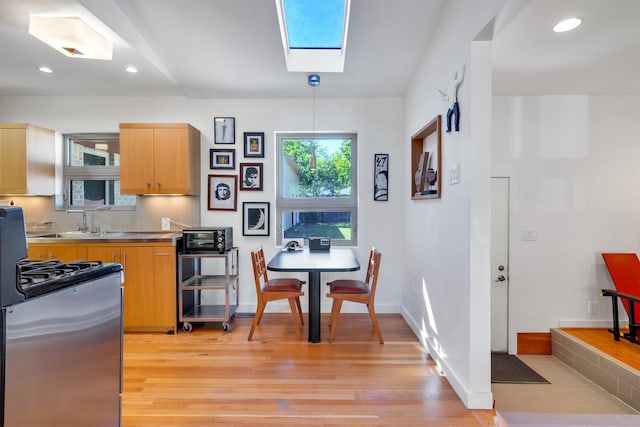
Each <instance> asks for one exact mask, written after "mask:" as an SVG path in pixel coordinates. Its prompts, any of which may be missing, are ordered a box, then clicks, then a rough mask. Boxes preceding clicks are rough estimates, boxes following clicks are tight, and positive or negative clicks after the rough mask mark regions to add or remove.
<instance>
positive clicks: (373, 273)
mask: <svg viewBox="0 0 640 427" xmlns="http://www.w3.org/2000/svg"><path fill="white" fill-rule="evenodd" d="M381 258H382V254H381V253H380V251H378V250H377V249H376V248H375V247H372V248H371V252H370V253H369V265H368V266H367V276H366V277H365V279H364V280H365V282H366V283H367V285H369V293H370V294H371V297H372V298H373V297H374V295H375V293H376V286H377V284H378V271H379V270H380V259H381Z"/></svg>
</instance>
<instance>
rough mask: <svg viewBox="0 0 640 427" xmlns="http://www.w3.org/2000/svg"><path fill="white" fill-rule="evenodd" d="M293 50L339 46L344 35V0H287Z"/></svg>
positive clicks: (288, 26) (287, 19) (288, 29)
mask: <svg viewBox="0 0 640 427" xmlns="http://www.w3.org/2000/svg"><path fill="white" fill-rule="evenodd" d="M283 3H284V11H285V20H286V24H287V35H288V39H289V47H290V48H291V49H340V48H341V47H342V39H343V38H344V26H345V19H344V12H345V5H344V0H322V1H306V0H284V1H283Z"/></svg>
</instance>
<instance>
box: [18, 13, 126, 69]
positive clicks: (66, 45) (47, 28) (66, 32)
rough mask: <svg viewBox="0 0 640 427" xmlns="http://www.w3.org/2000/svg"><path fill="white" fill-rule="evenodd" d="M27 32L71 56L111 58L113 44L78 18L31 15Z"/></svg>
mask: <svg viewBox="0 0 640 427" xmlns="http://www.w3.org/2000/svg"><path fill="white" fill-rule="evenodd" d="M29 34H31V35H32V36H34V37H36V38H37V39H39V40H41V41H43V42H44V43H46V44H48V45H49V46H51V47H52V48H54V49H55V50H57V51H58V52H60V53H62V54H64V55H66V56H70V57H72V58H87V59H104V60H111V57H112V55H113V45H112V44H111V42H109V41H108V40H107V39H105V38H104V37H102V35H100V34H99V33H98V32H97V31H95V30H94V29H93V28H91V27H90V26H89V25H87V24H86V23H85V22H84V21H82V20H81V19H80V18H73V17H71V18H65V17H55V16H36V15H31V17H30V19H29Z"/></svg>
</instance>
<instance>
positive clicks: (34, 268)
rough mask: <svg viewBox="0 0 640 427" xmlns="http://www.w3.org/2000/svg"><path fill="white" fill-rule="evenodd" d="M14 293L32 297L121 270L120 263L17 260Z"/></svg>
mask: <svg viewBox="0 0 640 427" xmlns="http://www.w3.org/2000/svg"><path fill="white" fill-rule="evenodd" d="M17 270H18V277H17V289H18V292H20V293H21V294H23V295H24V297H25V298H33V297H36V296H39V295H44V294H46V293H48V292H53V291H55V290H57V289H62V288H66V287H68V286H71V285H74V284H76V283H78V282H81V281H86V280H91V279H95V278H97V277H101V276H104V275H106V274H110V273H117V272H119V271H121V270H122V267H121V265H120V264H103V263H102V262H101V261H83V260H80V261H74V262H62V261H60V260H58V259H50V260H44V261H33V260H29V259H23V260H20V261H18V263H17Z"/></svg>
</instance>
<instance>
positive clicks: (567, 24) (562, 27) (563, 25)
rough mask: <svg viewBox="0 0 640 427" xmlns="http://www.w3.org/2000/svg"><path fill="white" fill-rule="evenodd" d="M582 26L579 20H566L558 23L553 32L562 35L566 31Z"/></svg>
mask: <svg viewBox="0 0 640 427" xmlns="http://www.w3.org/2000/svg"><path fill="white" fill-rule="evenodd" d="M580 24H582V19H581V18H568V19H564V20H562V21H560V22H558V23H557V24H556V25H555V26H554V27H553V31H555V32H556V33H564V32H567V31H571V30H574V29H576V28H578V27H579V26H580Z"/></svg>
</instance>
